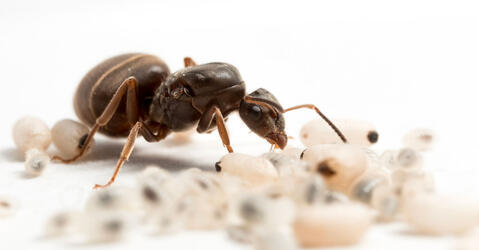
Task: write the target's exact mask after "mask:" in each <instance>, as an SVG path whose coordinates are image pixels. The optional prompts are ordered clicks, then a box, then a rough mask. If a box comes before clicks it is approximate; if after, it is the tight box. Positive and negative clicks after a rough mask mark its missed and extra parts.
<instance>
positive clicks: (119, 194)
mask: <svg viewBox="0 0 479 250" xmlns="http://www.w3.org/2000/svg"><path fill="white" fill-rule="evenodd" d="M93 192H94V193H93V194H92V195H91V196H90V198H88V200H87V202H86V207H85V210H86V211H101V210H132V209H134V208H136V205H137V203H136V202H137V200H136V197H135V196H134V195H132V192H131V190H129V189H126V188H121V187H109V188H107V189H100V190H95V191H93Z"/></svg>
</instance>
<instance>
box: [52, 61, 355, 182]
mask: <svg viewBox="0 0 479 250" xmlns="http://www.w3.org/2000/svg"><path fill="white" fill-rule="evenodd" d="M184 64H185V68H184V69H181V70H179V71H177V72H175V73H173V74H170V70H169V69H168V66H167V65H166V64H165V63H164V62H163V61H162V60H161V59H159V58H158V57H155V56H153V55H148V54H139V53H134V54H123V55H119V56H115V57H112V58H110V59H107V60H106V61H104V62H102V63H100V64H99V65H97V66H96V67H95V68H93V69H92V70H91V71H90V72H88V73H87V74H86V76H85V77H84V78H83V79H82V81H81V82H80V84H79V86H78V89H77V91H76V93H75V99H74V106H75V112H76V114H77V116H78V117H79V118H80V120H81V121H82V122H84V123H86V124H87V125H89V126H90V127H92V128H91V130H90V132H89V134H88V136H87V137H86V138H85V139H84V140H82V141H81V142H80V145H79V147H80V148H81V150H80V152H79V153H78V155H76V156H75V157H73V158H71V159H63V158H61V157H59V156H54V157H53V159H56V160H60V161H62V162H64V163H69V162H73V161H75V160H77V159H78V158H80V157H81V156H82V155H83V154H84V153H85V149H87V148H88V145H89V144H90V143H91V141H92V138H93V136H94V135H95V133H96V132H100V133H103V134H105V135H108V136H113V137H126V136H127V137H128V139H127V141H126V144H125V146H124V147H123V150H122V152H121V156H120V159H119V160H118V163H117V165H116V169H115V172H114V173H113V176H112V177H111V178H110V180H109V181H108V182H107V183H106V184H105V185H95V188H101V187H107V186H109V185H110V184H112V183H113V182H114V181H115V178H116V177H117V175H118V172H119V171H120V168H121V167H122V165H123V164H124V163H125V161H127V160H128V158H129V157H130V154H131V152H132V150H133V146H134V144H135V139H136V137H137V136H138V134H140V135H142V136H143V137H144V138H145V139H146V140H147V141H148V142H157V141H160V140H162V139H164V138H165V137H166V136H167V135H168V134H170V133H171V132H180V131H184V130H187V129H190V128H192V127H193V126H196V130H197V131H198V133H204V132H210V131H212V130H214V129H215V128H216V129H218V132H219V135H220V137H221V140H222V142H223V144H224V146H226V148H227V149H228V152H230V153H231V152H233V148H232V147H231V145H230V140H229V137H228V132H227V131H226V127H225V118H226V117H227V116H228V115H229V114H230V113H231V112H233V111H236V110H239V114H240V117H241V119H242V120H243V122H244V123H246V125H247V126H248V127H249V128H250V129H251V130H252V131H253V132H255V133H256V134H257V135H259V136H260V137H262V138H265V139H266V140H267V141H268V142H269V143H271V144H272V145H274V146H275V147H279V148H281V149H283V148H284V147H285V146H286V144H287V141H288V137H287V135H286V133H285V132H284V127H285V125H284V118H283V113H285V112H288V111H291V110H295V109H299V108H309V109H314V110H315V111H316V112H317V113H318V114H319V115H320V116H321V117H322V118H323V119H324V120H325V121H326V122H327V123H328V124H329V125H330V126H331V127H332V128H333V129H334V131H335V132H336V133H337V134H338V135H339V137H341V139H342V140H343V141H344V142H346V138H344V136H343V134H342V133H341V132H340V131H339V130H338V129H337V128H336V126H334V125H333V124H332V123H331V122H330V121H329V119H328V118H326V117H325V116H324V115H323V114H322V113H321V112H320V111H319V109H318V108H316V106H314V105H312V104H304V105H299V106H294V107H291V108H289V109H283V108H282V107H281V105H280V104H279V102H278V100H277V99H276V98H275V97H274V96H273V95H272V94H271V93H270V92H268V91H267V90H265V89H262V88H260V89H258V90H256V91H254V92H252V93H250V94H248V95H247V94H246V92H245V83H244V81H243V79H242V78H241V76H240V74H239V72H238V70H237V69H236V68H235V67H234V66H233V65H230V64H227V63H207V64H201V65H196V63H195V62H194V61H193V60H192V59H191V58H188V57H187V58H185V59H184Z"/></svg>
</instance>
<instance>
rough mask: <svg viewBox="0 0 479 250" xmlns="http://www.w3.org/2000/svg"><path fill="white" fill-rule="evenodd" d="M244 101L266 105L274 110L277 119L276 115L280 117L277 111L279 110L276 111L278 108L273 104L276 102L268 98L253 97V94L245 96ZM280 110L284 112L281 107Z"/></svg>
mask: <svg viewBox="0 0 479 250" xmlns="http://www.w3.org/2000/svg"><path fill="white" fill-rule="evenodd" d="M244 101H245V102H247V103H252V104H256V105H260V106H263V107H266V108H268V109H269V110H271V111H272V112H273V115H274V118H275V119H276V117H278V113H277V112H278V111H276V109H275V108H273V105H272V104H274V103H273V102H270V101H268V100H264V99H261V98H254V97H251V96H245V97H244ZM280 112H283V110H282V109H281V110H280Z"/></svg>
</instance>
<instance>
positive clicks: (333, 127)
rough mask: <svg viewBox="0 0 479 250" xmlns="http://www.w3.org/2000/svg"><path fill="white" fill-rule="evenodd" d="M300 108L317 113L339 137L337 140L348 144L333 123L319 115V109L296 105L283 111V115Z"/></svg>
mask: <svg viewBox="0 0 479 250" xmlns="http://www.w3.org/2000/svg"><path fill="white" fill-rule="evenodd" d="M300 108H308V109H312V110H314V111H316V113H318V115H319V116H321V118H323V120H324V121H325V122H326V123H328V125H329V126H330V127H331V128H332V129H333V130H334V132H336V134H337V135H338V136H339V138H341V140H342V141H343V142H344V143H348V140H346V137H344V135H343V133H341V131H340V130H339V129H338V128H337V127H336V125H334V123H332V122H331V121H330V120H329V119H328V118H327V117H326V116H325V115H324V114H323V113H321V111H319V109H318V108H317V107H316V106H314V105H313V104H302V105H298V106H294V107H291V108H288V109H286V110H284V112H283V113H286V112H288V111H292V110H295V109H300Z"/></svg>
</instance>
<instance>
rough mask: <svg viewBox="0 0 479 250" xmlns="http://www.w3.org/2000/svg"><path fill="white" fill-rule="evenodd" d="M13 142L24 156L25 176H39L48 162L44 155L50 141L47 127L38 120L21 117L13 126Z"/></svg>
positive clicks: (50, 137)
mask: <svg viewBox="0 0 479 250" xmlns="http://www.w3.org/2000/svg"><path fill="white" fill-rule="evenodd" d="M13 140H14V142H15V144H16V145H17V147H18V149H20V150H21V151H22V152H23V153H24V154H25V159H26V161H25V170H26V172H27V174H28V175H31V176H38V175H41V174H42V173H43V171H44V170H45V169H46V167H47V165H48V163H49V162H50V157H49V156H48V155H47V154H46V153H45V151H46V150H47V149H48V146H50V143H51V140H52V135H51V133H50V130H49V129H48V126H47V125H46V124H45V123H44V122H43V121H42V120H40V119H38V118H35V117H29V116H27V117H23V118H21V119H19V120H18V121H17V122H16V123H15V125H14V126H13Z"/></svg>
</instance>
